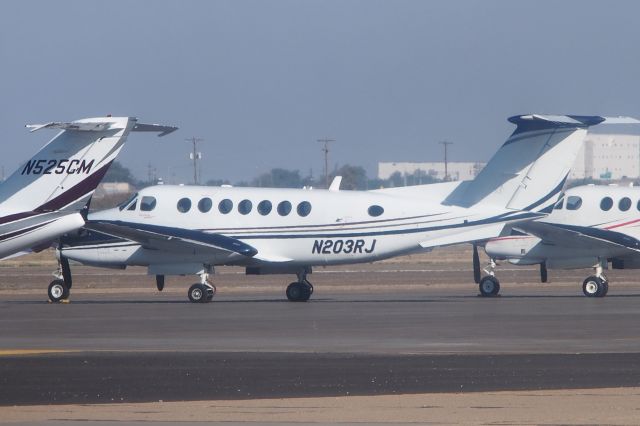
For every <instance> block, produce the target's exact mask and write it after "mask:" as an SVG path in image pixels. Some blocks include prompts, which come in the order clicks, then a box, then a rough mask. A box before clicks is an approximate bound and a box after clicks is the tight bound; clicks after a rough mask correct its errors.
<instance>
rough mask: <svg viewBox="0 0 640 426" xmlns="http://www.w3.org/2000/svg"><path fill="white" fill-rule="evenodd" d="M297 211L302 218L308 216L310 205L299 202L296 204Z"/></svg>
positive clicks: (305, 202) (306, 202)
mask: <svg viewBox="0 0 640 426" xmlns="http://www.w3.org/2000/svg"><path fill="white" fill-rule="evenodd" d="M297 211H298V214H299V215H300V216H302V217H305V216H309V213H311V203H310V202H308V201H303V202H301V203H300V204H298V208H297Z"/></svg>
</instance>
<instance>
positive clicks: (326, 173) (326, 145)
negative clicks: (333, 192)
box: [317, 138, 336, 188]
mask: <svg viewBox="0 0 640 426" xmlns="http://www.w3.org/2000/svg"><path fill="white" fill-rule="evenodd" d="M317 141H318V142H320V143H323V144H324V146H323V147H322V152H324V184H325V188H329V143H330V142H335V141H336V140H335V139H328V138H324V139H317Z"/></svg>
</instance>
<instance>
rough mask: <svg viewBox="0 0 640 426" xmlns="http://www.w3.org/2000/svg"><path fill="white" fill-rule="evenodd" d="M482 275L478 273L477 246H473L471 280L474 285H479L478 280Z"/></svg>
mask: <svg viewBox="0 0 640 426" xmlns="http://www.w3.org/2000/svg"><path fill="white" fill-rule="evenodd" d="M481 275H482V274H481V273H480V256H479V255H478V246H477V245H475V244H474V245H473V280H474V281H475V282H476V284H479V283H480V278H482V276H481Z"/></svg>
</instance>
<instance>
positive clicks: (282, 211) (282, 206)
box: [278, 201, 640, 216]
mask: <svg viewBox="0 0 640 426" xmlns="http://www.w3.org/2000/svg"><path fill="white" fill-rule="evenodd" d="M638 206H640V202H639V203H638ZM289 213H291V203H290V202H288V201H281V202H280V203H278V214H279V215H280V216H286V215H288V214H289Z"/></svg>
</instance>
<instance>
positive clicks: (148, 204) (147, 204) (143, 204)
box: [140, 196, 156, 212]
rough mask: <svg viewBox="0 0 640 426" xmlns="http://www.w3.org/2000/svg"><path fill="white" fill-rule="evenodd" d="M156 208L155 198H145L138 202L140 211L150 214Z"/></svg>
mask: <svg viewBox="0 0 640 426" xmlns="http://www.w3.org/2000/svg"><path fill="white" fill-rule="evenodd" d="M155 208H156V197H149V196H145V197H142V200H140V210H142V211H143V212H150V211H151V210H153V209H155Z"/></svg>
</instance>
